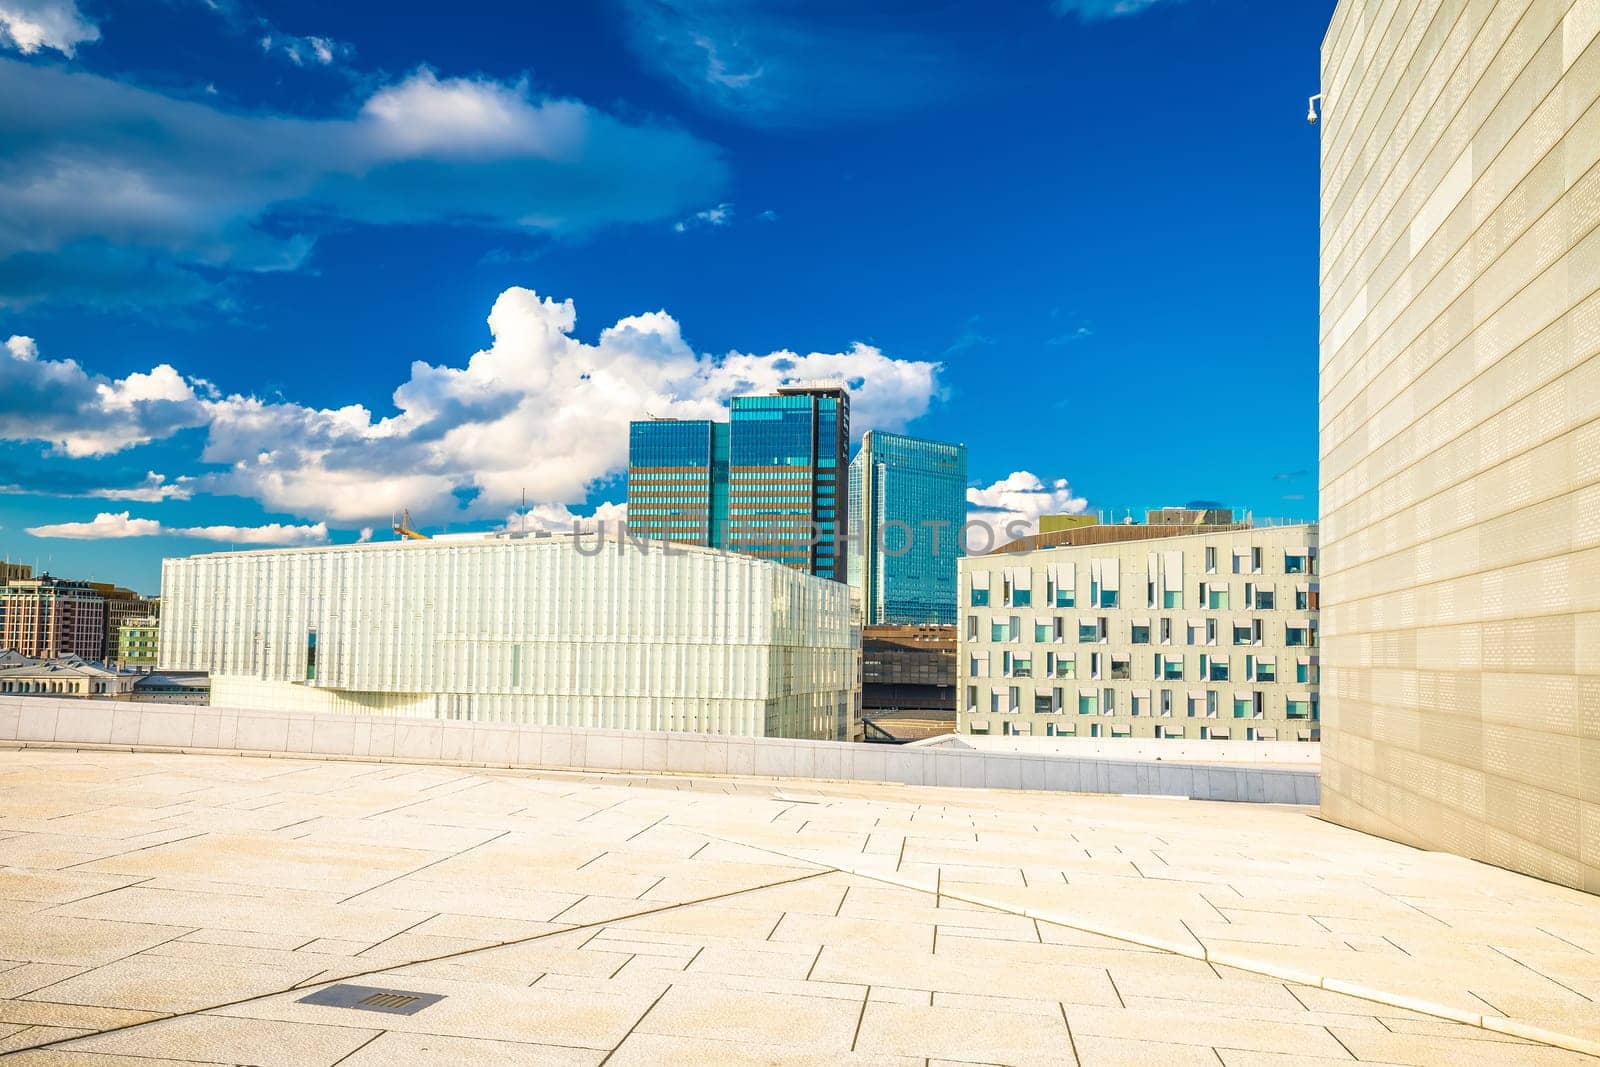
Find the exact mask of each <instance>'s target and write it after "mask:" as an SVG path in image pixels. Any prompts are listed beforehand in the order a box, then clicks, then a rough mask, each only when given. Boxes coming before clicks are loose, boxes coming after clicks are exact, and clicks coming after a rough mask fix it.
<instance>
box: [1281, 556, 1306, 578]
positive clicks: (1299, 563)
mask: <svg viewBox="0 0 1600 1067" xmlns="http://www.w3.org/2000/svg"><path fill="white" fill-rule="evenodd" d="M1305 572H1306V557H1305V554H1304V553H1301V552H1293V551H1290V552H1285V553H1284V554H1283V573H1285V574H1304V573H1305Z"/></svg>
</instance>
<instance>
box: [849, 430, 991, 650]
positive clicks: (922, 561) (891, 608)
mask: <svg viewBox="0 0 1600 1067" xmlns="http://www.w3.org/2000/svg"><path fill="white" fill-rule="evenodd" d="M849 493H850V500H851V506H852V508H854V509H855V515H856V516H857V518H856V519H855V520H854V524H853V527H852V536H851V538H850V550H851V559H850V581H851V584H852V585H855V586H856V587H857V588H858V589H859V591H860V594H861V604H862V612H863V619H864V621H865V623H866V624H867V625H869V626H884V625H922V624H930V623H931V624H938V625H945V626H953V625H955V623H956V618H957V616H956V582H957V579H956V560H958V559H959V558H960V557H961V556H962V555H963V554H964V549H963V546H962V544H961V526H962V524H963V523H964V522H965V521H966V512H967V449H966V446H964V445H948V444H940V443H938V442H935V441H922V440H918V439H917V438H915V437H904V436H901V435H900V434H892V433H880V432H878V431H875V430H869V431H868V432H867V433H866V435H865V436H864V437H863V438H862V441H861V450H860V451H859V452H858V453H857V454H856V458H855V459H854V460H853V461H851V464H850V485H849Z"/></svg>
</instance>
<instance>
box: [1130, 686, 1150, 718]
mask: <svg viewBox="0 0 1600 1067" xmlns="http://www.w3.org/2000/svg"><path fill="white" fill-rule="evenodd" d="M1132 705H1133V715H1134V717H1135V718H1137V717H1139V716H1140V715H1149V714H1150V692H1149V690H1144V689H1141V690H1139V691H1137V692H1135V693H1134V694H1133V700H1132Z"/></svg>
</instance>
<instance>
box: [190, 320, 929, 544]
mask: <svg viewBox="0 0 1600 1067" xmlns="http://www.w3.org/2000/svg"><path fill="white" fill-rule="evenodd" d="M576 325H577V311H576V309H575V308H574V307H573V304H572V302H571V301H570V300H566V301H556V300H553V299H550V298H545V297H541V296H539V294H537V293H535V292H533V291H531V290H528V289H521V288H513V289H508V290H506V291H505V292H504V293H502V294H501V295H500V298H499V299H498V300H496V301H495V305H494V309H493V310H492V311H491V313H490V315H489V331H490V333H491V335H492V336H493V338H494V341H493V344H491V345H490V346H489V347H488V348H486V349H484V350H482V351H480V352H478V353H476V354H474V355H473V356H472V357H471V358H470V359H469V360H467V362H466V365H465V366H459V367H457V366H449V365H433V364H428V363H424V362H417V363H413V364H412V366H411V374H410V377H409V378H408V379H407V380H406V381H405V382H404V383H402V384H401V385H400V386H399V388H397V389H396V390H395V392H394V397H393V399H394V406H395V413H394V414H392V415H388V416H386V417H374V415H373V413H372V412H370V411H368V410H367V409H365V408H363V407H359V406H349V407H344V408H338V409H313V408H310V407H306V406H303V405H298V404H293V403H269V402H266V401H263V400H261V399H259V398H254V397H239V396H234V397H228V398H226V399H224V400H221V401H218V402H214V403H211V404H209V405H208V410H209V412H210V432H209V436H208V439H207V443H206V448H205V452H204V455H203V458H204V459H205V460H206V462H208V463H213V464H222V465H226V466H227V467H228V468H229V469H228V470H227V471H225V472H223V473H219V474H216V475H213V476H210V478H209V479H208V486H209V488H210V490H211V491H213V492H227V493H233V494H237V495H242V496H249V497H252V498H254V499H256V500H259V501H261V502H262V503H263V504H265V505H266V506H267V507H269V508H270V509H272V510H275V511H286V512H290V513H292V514H296V515H306V516H312V517H317V518H325V519H329V520H334V521H347V522H348V521H359V520H362V519H371V518H373V517H374V516H378V515H388V514H389V513H391V512H398V511H399V510H400V509H401V508H405V507H409V508H410V509H411V511H412V514H413V515H414V516H417V517H418V518H419V519H421V518H424V517H433V518H436V519H437V518H442V517H445V516H448V515H451V514H455V513H458V512H459V510H460V504H459V503H458V501H459V500H461V499H463V498H466V499H469V500H470V504H469V505H468V506H467V511H468V514H469V515H470V516H478V517H491V516H501V515H504V514H505V513H506V512H507V511H508V510H509V508H510V507H512V506H514V505H515V504H516V503H517V501H518V500H519V499H520V498H521V494H522V493H523V491H524V490H526V492H527V494H528V498H529V499H530V500H533V501H537V502H541V503H551V504H568V503H576V502H580V501H583V500H585V499H586V498H587V497H588V495H589V493H590V492H591V490H593V489H594V488H595V487H596V486H597V485H598V484H600V483H601V482H603V481H604V480H605V479H607V478H609V477H612V476H614V475H616V474H618V473H620V472H621V471H622V470H623V469H624V468H625V467H626V465H627V455H628V422H629V421H630V420H632V419H637V418H643V417H645V416H646V415H647V414H648V415H656V416H662V417H685V418H725V417H726V413H725V410H724V408H725V404H726V401H727V399H728V398H729V397H731V396H734V395H736V394H740V393H753V392H769V391H771V390H773V389H775V388H777V387H778V386H779V385H781V384H783V383H785V382H788V381H797V380H808V379H816V378H842V379H844V380H846V381H847V382H848V383H849V384H850V385H851V388H852V403H853V405H854V407H853V419H854V421H855V423H856V424H857V425H860V426H874V427H878V428H882V429H897V428H901V427H904V425H905V424H906V423H907V422H909V421H910V420H911V419H914V418H916V417H917V416H919V415H921V414H923V413H924V412H925V411H927V409H928V406H929V404H930V403H931V401H932V399H933V398H934V397H935V395H936V394H937V392H938V388H939V386H938V374H939V370H940V367H939V365H938V364H937V363H932V362H923V361H915V360H900V359H893V358H891V357H889V356H887V355H885V354H884V353H883V352H881V351H879V350H878V349H876V348H873V347H871V346H869V345H863V344H856V345H853V346H851V347H850V348H848V349H846V350H845V351H842V352H833V353H823V352H812V353H807V354H799V353H795V352H788V351H778V352H769V353H764V354H752V353H744V352H737V351H735V352H730V353H727V354H725V355H722V356H707V355H702V354H699V353H696V352H695V351H694V350H693V349H692V348H691V347H690V346H689V344H688V343H687V342H686V341H685V340H684V339H683V334H682V331H681V329H680V327H679V324H678V322H677V320H675V319H674V318H673V317H672V316H670V315H668V314H667V313H666V312H665V311H654V312H648V313H645V314H641V315H632V316H628V317H626V318H623V319H621V320H620V321H618V322H617V323H616V324H614V325H612V326H609V327H607V328H605V329H604V330H602V331H600V334H599V337H598V339H597V340H596V341H595V342H593V343H589V342H585V341H583V340H580V339H579V338H578V337H577V336H575V330H576ZM559 518H560V519H562V520H563V521H567V517H566V516H559ZM567 525H569V526H570V521H567Z"/></svg>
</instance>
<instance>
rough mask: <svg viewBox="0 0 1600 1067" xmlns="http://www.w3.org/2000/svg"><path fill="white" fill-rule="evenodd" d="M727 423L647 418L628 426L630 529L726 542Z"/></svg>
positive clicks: (711, 543)
mask: <svg viewBox="0 0 1600 1067" xmlns="http://www.w3.org/2000/svg"><path fill="white" fill-rule="evenodd" d="M727 519H728V424H727V423H722V422H711V421H709V420H705V419H650V420H647V421H644V422H635V423H632V424H630V425H629V427H628V532H629V533H630V534H632V535H633V536H635V537H649V538H653V539H655V540H658V541H672V542H675V543H678V544H688V545H705V546H708V547H710V548H725V547H727V546H726V544H725V543H724V536H725V534H726V532H727V528H728V522H727Z"/></svg>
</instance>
